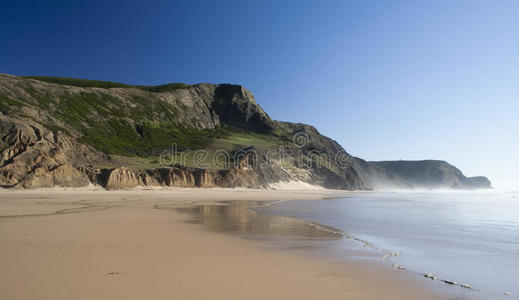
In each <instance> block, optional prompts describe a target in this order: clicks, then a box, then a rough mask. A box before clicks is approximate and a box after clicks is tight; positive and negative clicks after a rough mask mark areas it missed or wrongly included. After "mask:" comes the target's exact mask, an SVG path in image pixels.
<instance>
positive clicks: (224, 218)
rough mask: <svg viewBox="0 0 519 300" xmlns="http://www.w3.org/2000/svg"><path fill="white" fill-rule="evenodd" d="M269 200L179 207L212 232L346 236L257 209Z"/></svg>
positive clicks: (318, 225) (314, 224)
mask: <svg viewBox="0 0 519 300" xmlns="http://www.w3.org/2000/svg"><path fill="white" fill-rule="evenodd" d="M269 203H272V202H269V201H223V202H220V205H214V204H213V205H200V206H193V207H190V208H179V209H178V210H179V211H180V212H183V213H190V214H191V215H192V216H193V220H192V222H194V223H198V224H203V225H205V226H207V227H208V228H209V229H210V230H214V231H219V232H229V233H240V234H247V235H251V234H252V235H283V236H289V237H290V236H291V237H298V238H301V237H308V238H341V237H343V236H344V233H343V232H341V231H339V230H337V229H335V228H332V227H328V226H325V225H321V224H317V223H314V222H311V221H307V220H302V219H297V218H291V217H283V216H272V215H266V214H263V213H260V212H257V211H254V210H253V209H252V208H253V207H258V206H265V205H269Z"/></svg>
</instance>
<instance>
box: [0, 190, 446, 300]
mask: <svg viewBox="0 0 519 300" xmlns="http://www.w3.org/2000/svg"><path fill="white" fill-rule="evenodd" d="M341 194H344V192H337V191H328V190H310V191H273V190H267V191H265V190H221V189H176V190H168V191H158V190H157V191H114V192H105V191H86V190H77V191H53V190H39V191H15V192H0V216H1V217H0V291H1V293H2V299H144V298H146V299H172V298H173V299H316V298H318V297H319V298H325V299H446V298H454V297H451V296H447V295H446V294H443V293H441V292H439V291H436V290H434V289H432V288H430V287H429V286H428V284H427V282H426V281H424V280H422V279H418V278H416V277H414V276H412V275H410V274H406V272H400V271H398V270H394V269H391V268H390V267H387V266H384V265H383V264H381V263H380V262H379V261H376V260H373V261H372V262H366V261H362V262H360V261H357V260H354V259H352V260H350V261H345V262H342V263H340V264H337V263H332V262H330V261H327V260H323V259H321V258H319V257H318V256H310V255H306V254H304V253H300V252H298V251H291V250H287V249H285V250H280V249H279V248H278V247H277V246H275V244H269V243H262V242H261V241H258V240H249V239H243V238H240V237H237V236H233V235H232V234H217V233H213V232H211V231H210V230H207V228H208V227H207V226H200V225H198V226H197V225H193V224H190V223H193V222H194V221H195V222H196V220H193V218H192V216H191V215H190V214H185V213H180V212H178V211H177V209H179V208H180V209H184V210H185V209H188V210H189V209H192V207H193V205H195V206H196V205H200V204H204V205H207V204H216V205H222V204H221V203H218V201H228V200H248V201H273V200H290V199H318V198H325V197H333V196H338V195H341ZM204 207H208V206H204ZM210 209H213V210H214V209H215V208H214V207H213V208H210ZM236 216H239V214H238V215H236ZM214 220H216V219H213V221H214ZM258 220H259V221H258ZM255 222H257V224H256V226H253V227H254V228H258V226H259V227H262V226H263V227H265V226H267V227H269V228H270V227H274V228H281V229H280V230H286V226H285V225H286V224H289V225H288V226H292V225H293V224H296V228H299V229H300V230H301V231H302V232H308V229H307V228H305V226H306V225H303V223H305V222H302V223H299V221H297V220H293V219H291V220H285V221H280V222H270V221H266V220H264V219H261V218H260V219H257V220H256V221H255ZM239 224H242V225H241V226H245V227H244V228H247V227H249V228H252V227H251V226H250V224H251V222H250V220H247V219H244V220H243V222H240V223H239ZM247 224H249V225H247ZM283 224H285V225H283ZM290 224H292V225H290ZM284 226H285V227H284ZM213 228H214V227H213ZM283 228H285V229H283ZM290 228H293V227H290ZM223 231H225V230H223ZM282 233H283V234H285V233H286V232H282ZM288 234H289V233H288ZM315 234H316V235H317V236H320V234H321V233H319V232H318V231H317V232H316V233H315ZM320 237H322V238H334V236H333V235H331V236H326V235H324V236H320ZM351 255H352V256H355V255H356V254H355V253H352V254H351Z"/></svg>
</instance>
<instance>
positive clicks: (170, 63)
mask: <svg viewBox="0 0 519 300" xmlns="http://www.w3.org/2000/svg"><path fill="white" fill-rule="evenodd" d="M105 2H106V3H105ZM108 2H109V3H108ZM0 72H2V73H9V74H14V75H55V76H69V77H79V78H89V79H99V80H111V81H119V82H125V83H135V84H149V85H152V84H161V83H168V82H186V83H199V82H213V83H236V84H242V85H244V86H246V87H247V88H248V89H250V90H251V91H252V92H253V93H254V94H255V96H256V100H257V101H258V102H259V103H260V104H261V105H262V106H263V107H264V108H265V110H266V111H267V112H268V113H269V114H270V116H271V117H273V118H274V119H278V120H285V121H294V122H305V123H309V124H312V125H315V126H316V127H317V128H318V129H319V130H320V131H321V132H322V133H323V134H325V135H328V136H330V137H332V138H334V139H336V140H337V141H338V142H340V143H341V144H342V145H343V146H344V148H345V149H346V150H347V151H348V152H350V153H351V154H353V155H356V156H359V157H362V158H365V159H368V160H392V159H429V158H434V159H443V160H447V161H449V162H450V163H452V164H454V165H456V166H458V167H459V168H461V169H462V170H463V171H464V172H465V174H467V175H487V176H488V177H489V178H490V179H491V180H492V181H494V183H495V185H496V186H498V187H503V186H518V185H519V174H518V171H519V158H518V157H517V154H518V153H519V139H518V136H519V134H518V132H519V116H518V115H519V82H518V79H519V1H514V0H508V1H507V0H500V1H490V0H488V1H478V0H470V1H463V0H457V1H451V0H449V1H442V0H435V1H414V0H413V1H397V0H394V1H384V0H379V1H360V0H359V1H283V2H282V3H280V1H3V2H2V3H1V4H0Z"/></svg>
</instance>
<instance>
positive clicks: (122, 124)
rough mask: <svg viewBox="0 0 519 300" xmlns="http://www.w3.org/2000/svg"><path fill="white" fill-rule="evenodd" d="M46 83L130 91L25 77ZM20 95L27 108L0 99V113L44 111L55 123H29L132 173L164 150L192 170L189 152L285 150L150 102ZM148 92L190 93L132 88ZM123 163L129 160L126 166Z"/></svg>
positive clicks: (272, 140)
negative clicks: (197, 123)
mask: <svg viewBox="0 0 519 300" xmlns="http://www.w3.org/2000/svg"><path fill="white" fill-rule="evenodd" d="M26 78H32V79H37V80H41V81H46V82H52V83H58V84H64V85H70V86H76V87H97V88H130V87H131V88H135V86H130V85H126V84H121V83H116V82H105V81H95V80H83V79H71V78H60V77H26ZM23 88H24V90H25V92H27V93H28V94H29V95H31V98H32V100H31V101H32V103H24V102H22V101H19V100H15V99H11V98H9V97H7V95H0V109H1V110H2V111H3V112H4V113H8V114H17V115H19V116H22V117H29V116H25V115H23V114H22V113H21V108H22V107H23V106H24V105H30V106H36V107H37V108H39V109H40V110H43V111H46V112H48V113H49V115H52V116H53V118H55V119H57V121H58V122H52V121H51V120H46V121H42V120H36V119H33V120H34V121H36V122H38V123H40V124H42V125H44V126H45V127H47V128H48V129H50V130H53V131H61V132H63V133H65V134H69V132H68V130H67V129H65V128H63V126H66V127H69V128H71V129H72V130H74V131H76V132H79V133H80V135H81V136H80V137H79V138H78V140H79V141H80V142H82V143H86V144H89V145H91V146H93V147H94V148H96V149H98V150H100V151H102V152H104V153H107V154H110V155H112V156H113V157H115V158H119V161H120V162H123V164H125V165H133V166H134V167H136V168H150V167H157V166H159V159H158V156H159V155H160V153H161V152H162V151H164V150H168V149H171V146H172V145H173V144H175V145H176V147H177V150H178V151H179V152H184V153H183V154H182V155H184V160H183V162H184V164H185V165H187V166H192V165H194V157H193V156H194V151H195V150H198V149H206V150H207V151H208V152H209V153H210V154H211V153H214V152H215V151H217V150H220V149H222V150H228V151H232V150H234V149H236V148H243V147H247V146H256V147H258V148H272V147H276V146H277V145H286V144H287V143H288V141H289V140H290V139H289V138H287V137H286V136H285V134H284V133H282V132H276V133H275V134H257V133H252V132H245V131H242V130H239V129H236V128H232V127H222V128H217V129H213V130H209V129H206V130H201V129H196V128H192V127H189V126H186V125H185V124H180V123H178V122H176V121H175V120H178V117H177V116H178V115H179V114H180V113H182V111H180V112H179V111H178V110H179V107H178V106H176V107H175V106H173V105H171V104H170V103H168V102H166V101H160V100H158V101H157V100H156V99H154V98H153V97H144V96H139V95H138V94H131V99H124V100H126V101H129V102H130V103H131V104H132V105H128V103H125V102H124V101H122V100H121V99H120V98H118V97H114V96H112V95H110V94H108V93H105V92H102V91H97V92H80V93H68V92H64V93H63V94H60V95H59V96H57V95H56V94H48V93H46V92H45V91H42V90H39V89H38V90H36V89H34V88H32V87H31V86H30V85H24V86H23ZM137 88H139V89H142V90H146V91H149V92H152V93H153V92H164V91H168V90H172V89H177V88H189V86H187V85H183V84H167V85H162V86H156V87H142V86H140V87H137ZM125 157H132V159H131V160H128V159H125ZM206 163H208V164H209V167H210V168H212V167H214V165H215V163H214V162H213V161H212V160H210V159H209V160H208V161H206Z"/></svg>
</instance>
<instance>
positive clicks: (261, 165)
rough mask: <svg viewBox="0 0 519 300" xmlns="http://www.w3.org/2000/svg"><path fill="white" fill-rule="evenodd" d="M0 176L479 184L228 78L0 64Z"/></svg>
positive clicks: (131, 182) (77, 180)
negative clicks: (332, 134)
mask: <svg viewBox="0 0 519 300" xmlns="http://www.w3.org/2000/svg"><path fill="white" fill-rule="evenodd" d="M0 139H1V142H0V155H1V158H0V186H2V187H5V188H38V187H54V186H71V187H77V186H85V185H89V184H96V185H100V186H102V187H105V188H107V189H121V188H132V187H136V186H183V187H255V188H264V187H268V186H269V185H270V184H272V183H276V182H280V181H303V182H308V183H312V184H317V185H321V186H325V187H328V188H336V189H371V188H379V187H398V188H412V187H453V188H482V187H483V188H484V187H489V186H490V182H489V181H488V180H487V179H486V178H484V177H478V178H466V177H465V176H464V175H463V174H462V173H461V171H459V170H458V169H456V168H454V167H453V166H450V165H448V164H447V163H445V162H438V163H436V162H430V161H428V162H423V163H419V162H366V161H364V160H362V159H359V158H356V157H353V156H351V155H349V154H348V153H347V152H345V151H344V149H343V148H342V147H341V146H340V145H339V144H338V143H337V142H335V141H333V140H331V139H329V138H327V137H325V136H323V135H321V134H320V133H319V132H318V131H317V130H316V129H315V128H314V127H312V126H309V125H306V124H295V123H288V122H279V121H274V120H272V119H271V118H270V117H269V116H268V115H267V114H266V113H265V112H264V111H263V109H262V108H261V107H260V106H259V105H258V104H257V103H256V101H255V99H254V97H253V95H252V93H251V92H250V91H248V90H247V89H245V88H243V87H241V86H238V85H229V84H220V85H214V84H197V85H184V84H167V85H162V86H130V85H125V84H120V83H114V82H101V81H91V80H79V79H70V78H55V77H32V78H21V77H16V76H10V75H0Z"/></svg>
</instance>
